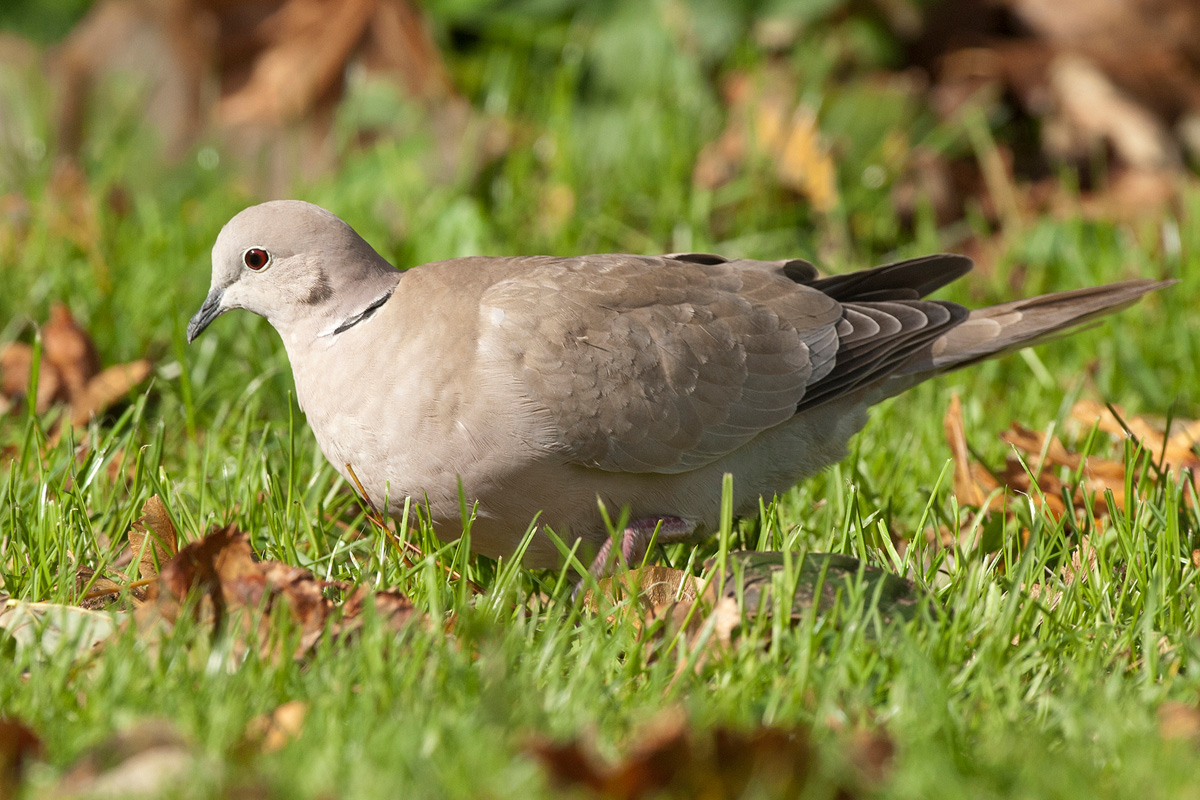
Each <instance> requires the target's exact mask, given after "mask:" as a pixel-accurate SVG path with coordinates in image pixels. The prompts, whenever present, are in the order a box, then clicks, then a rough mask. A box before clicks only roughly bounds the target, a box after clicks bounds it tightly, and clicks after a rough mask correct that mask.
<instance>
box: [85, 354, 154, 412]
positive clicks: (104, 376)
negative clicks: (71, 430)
mask: <svg viewBox="0 0 1200 800" xmlns="http://www.w3.org/2000/svg"><path fill="white" fill-rule="evenodd" d="M150 371H151V366H150V362H149V361H147V360H146V359H144V358H143V359H139V360H137V361H130V362H129V363H128V364H117V365H115V366H112V367H109V368H108V369H106V370H104V371H103V372H101V373H100V374H99V375H96V376H95V377H93V378H92V379H91V380H90V381H88V383H87V385H86V386H84V387H83V391H82V392H81V393H80V394H79V395H77V396H75V397H73V398H72V400H71V422H72V423H73V424H75V425H86V424H87V422H88V420H90V419H91V418H92V417H93V416H95V415H96V414H99V413H101V412H103V411H105V410H107V409H108V408H109V406H111V405H112V404H113V403H115V402H116V401H117V400H120V399H121V398H122V397H125V396H126V395H127V394H129V391H130V390H131V389H133V387H135V386H137V385H138V384H139V383H141V382H142V381H144V380H146V378H148V377H149V376H150Z"/></svg>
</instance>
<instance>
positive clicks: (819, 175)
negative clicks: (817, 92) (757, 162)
mask: <svg viewBox="0 0 1200 800" xmlns="http://www.w3.org/2000/svg"><path fill="white" fill-rule="evenodd" d="M776 158H777V160H776V167H775V170H776V174H777V175H778V177H779V182H780V183H781V184H782V185H784V186H786V187H787V188H789V189H791V190H792V191H794V192H796V193H797V194H799V195H800V196H802V197H804V198H806V199H807V200H808V202H809V205H811V206H812V208H813V210H814V211H819V212H822V213H825V212H829V211H832V210H833V208H834V207H835V206H836V205H837V201H838V192H837V168H836V167H835V166H834V163H833V157H832V156H831V155H830V153H829V148H828V147H827V146H826V145H825V143H824V142H823V141H822V138H821V133H820V130H819V129H818V128H817V115H816V114H815V113H813V111H812V110H811V109H809V108H806V107H804V106H801V107H799V108H797V109H796V111H795V113H793V114H792V119H791V121H790V125H789V128H788V131H787V135H786V137H784V139H783V143H782V145H781V146H780V147H779V148H778V155H777V157H776Z"/></svg>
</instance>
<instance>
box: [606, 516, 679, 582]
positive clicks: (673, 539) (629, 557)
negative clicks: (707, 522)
mask: <svg viewBox="0 0 1200 800" xmlns="http://www.w3.org/2000/svg"><path fill="white" fill-rule="evenodd" d="M660 525H661V527H660ZM656 530H657V531H658V543H659V544H675V543H677V542H682V541H686V540H687V539H688V537H689V536H691V534H692V531H693V530H694V529H693V527H692V525H690V524H688V523H687V522H684V521H683V520H681V519H680V518H679V517H646V518H645V519H636V520H634V521H633V522H631V523H629V527H627V528H626V529H625V530H624V531H622V532H621V554H620V558H619V563H621V564H624V565H626V566H628V567H636V566H639V565H640V564H641V563H642V559H643V558H645V557H646V548H648V547H649V546H650V541H651V540H652V539H653V538H654V532H655V531H656ZM612 543H613V540H612V539H608V540H607V541H605V542H604V545H603V546H602V547H601V548H600V552H599V553H597V554H596V558H595V560H594V561H592V566H591V568H590V569H589V570H588V571H589V572H591V573H592V576H593V577H594V578H596V579H597V580H598V579H600V578H607V577H608V576H609V575H612V573H613V568H614V567H615V566H616V564H614V563H613V562H614V560H615V559H613V557H612Z"/></svg>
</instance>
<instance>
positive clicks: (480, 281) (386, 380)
mask: <svg viewBox="0 0 1200 800" xmlns="http://www.w3.org/2000/svg"><path fill="white" fill-rule="evenodd" d="M212 258H213V276H212V288H211V290H210V291H209V294H208V297H207V298H206V299H205V301H204V304H203V306H201V308H200V311H199V312H197V314H196V315H195V316H194V317H192V320H191V322H190V324H189V325H188V330H187V336H188V341H189V342H190V341H192V340H193V339H195V338H196V337H197V336H199V335H200V333H201V331H203V330H204V329H205V328H206V327H208V325H209V323H211V322H212V321H213V320H214V319H216V318H217V317H218V316H220V315H221V314H223V313H224V312H226V311H228V310H230V309H234V308H244V309H246V310H248V311H252V312H254V313H256V314H260V315H262V316H264V317H266V318H267V320H268V321H269V322H270V323H271V325H272V326H274V328H275V330H276V331H278V332H279V335H280V336H281V337H282V338H283V344H284V347H285V348H286V349H287V355H288V358H289V359H290V361H291V364H292V372H293V374H294V376H295V382H296V394H297V397H298V399H299V402H300V407H301V408H302V409H303V410H304V412H305V414H306V415H307V417H308V423H309V425H310V426H311V427H312V430H313V432H314V433H315V434H316V439H317V442H318V444H319V445H320V447H321V450H322V452H323V453H324V454H325V456H326V457H327V458H328V459H329V461H330V462H331V463H332V464H333V466H334V467H335V468H336V469H337V470H338V471H339V472H341V473H342V474H343V475H344V476H346V477H347V479H350V468H352V469H353V472H354V474H355V475H356V476H357V478H358V479H359V480H360V481H361V483H362V486H363V487H364V488H365V490H366V492H367V494H368V495H369V497H371V498H372V499H374V500H375V501H379V500H382V499H383V498H384V497H386V498H387V499H388V505H389V511H390V512H391V513H393V514H394V513H397V512H398V511H399V510H400V509H401V508H402V507H403V504H404V498H405V497H412V498H413V499H414V501H415V502H417V503H420V504H421V505H422V506H424V505H426V503H427V507H428V510H429V512H430V516H431V518H432V522H433V524H434V529H435V531H436V532H437V533H438V535H439V536H440V537H442V538H443V539H452V538H456V537H457V536H459V535H460V534H461V531H462V516H461V506H460V486H461V496H462V498H463V499H465V500H466V502H467V507H468V508H470V506H471V505H472V504H476V503H477V504H478V508H477V512H476V513H477V517H476V519H475V521H474V523H473V525H472V528H471V548H472V549H473V550H475V551H476V552H479V553H483V554H485V555H488V556H493V557H496V556H507V555H510V554H511V553H513V551H514V549H515V548H516V547H517V546H518V544H519V543H520V541H521V539H522V537H523V535H524V534H525V532H526V530H527V529H528V527H529V525H530V523H531V521H533V520H535V518H536V520H537V523H538V524H539V525H543V526H549V527H550V528H551V529H552V530H553V531H554V532H555V533H556V534H558V536H560V537H561V538H562V539H563V541H565V542H568V543H570V542H573V541H574V540H576V539H579V540H582V541H581V542H580V544H581V551H582V553H583V554H584V557H585V558H586V557H587V554H589V553H590V554H592V555H593V556H595V559H596V560H595V565H596V567H597V569H602V568H603V567H604V565H606V564H608V563H609V560H608V551H609V545H608V543H609V541H610V540H609V537H608V532H607V529H606V526H605V524H604V522H603V518H602V516H601V513H600V510H599V504H600V503H603V504H604V506H605V507H606V508H607V509H608V510H609V511H610V512H611V513H612V514H613V515H614V516H615V515H616V514H617V513H619V512H620V511H621V510H622V509H628V511H629V519H630V520H631V521H632V522H631V523H630V525H629V527H628V529H627V530H626V531H625V533H624V535H623V536H622V542H621V550H622V555H623V556H624V558H625V559H626V561H628V562H633V561H636V560H638V559H639V558H640V556H641V554H642V553H643V552H644V549H645V547H646V545H647V543H648V540H649V537H650V535H651V534H652V532H653V531H654V530H655V527H656V526H658V525H660V524H661V528H660V532H659V540H660V541H663V542H668V541H683V540H692V539H695V538H697V537H700V536H703V535H704V534H706V533H708V532H710V531H712V530H713V529H714V527H715V526H716V525H717V523H718V517H719V513H720V502H721V498H720V495H721V481H722V476H723V474H724V473H732V474H733V476H734V483H733V486H734V506H735V510H736V511H738V512H745V511H748V510H752V509H756V508H757V502H758V498H759V497H760V496H762V495H766V496H768V497H769V496H771V495H773V494H774V493H777V492H782V491H785V490H786V489H788V488H790V487H792V486H793V485H795V484H796V483H797V482H798V481H800V480H802V479H804V478H806V477H809V476H811V475H813V474H814V473H816V472H818V471H819V470H821V469H823V468H824V467H826V466H827V465H829V464H832V463H833V462H835V461H837V460H839V459H841V458H842V457H843V456H844V455H845V452H846V444H847V441H848V440H849V439H850V437H851V436H853V435H854V434H855V433H856V432H857V431H858V430H859V429H861V428H862V427H863V425H864V424H865V422H866V418H867V409H868V408H869V407H870V406H871V405H872V404H874V403H876V402H878V401H880V400H882V399H884V398H886V397H890V396H892V395H894V394H896V393H897V392H900V391H903V390H904V389H907V388H908V387H910V386H913V385H915V384H917V383H920V382H921V381H923V380H925V379H927V378H929V377H932V376H933V375H937V374H939V373H942V372H945V371H947V370H951V369H956V368H958V367H961V366H965V365H967V364H971V363H973V362H976V361H979V360H981V359H984V358H988V357H990V356H994V355H998V354H1001V353H1005V352H1009V351H1012V350H1015V349H1018V348H1021V347H1025V346H1028V345H1030V344H1034V343H1036V342H1038V341H1042V340H1045V339H1048V338H1053V337H1054V336H1055V335H1058V334H1060V333H1061V332H1062V331H1064V330H1065V329H1068V328H1072V327H1074V326H1077V325H1079V324H1081V323H1083V322H1086V321H1087V320H1090V319H1092V318H1094V317H1097V316H1101V315H1104V314H1108V313H1110V312H1112V311H1115V310H1116V309H1119V308H1121V307H1123V306H1126V305H1129V304H1130V303H1132V302H1134V301H1135V300H1137V299H1138V298H1139V297H1141V296H1142V295H1143V294H1145V293H1146V292H1148V291H1151V290H1153V289H1156V288H1159V287H1161V286H1164V285H1166V282H1158V281H1153V280H1132V281H1125V282H1122V283H1114V284H1111V285H1108V286H1101V287H1096V288H1090V289H1077V290H1074V291H1067V292H1060V293H1058V294H1050V295H1044V296H1041V297H1035V298H1032V299H1028V300H1018V301H1015V302H1011V303H1003V304H1001V305H996V306H992V307H990V308H984V309H977V310H973V311H968V310H967V309H965V308H963V307H962V306H960V305H957V304H955V303H950V302H946V301H941V300H924V299H922V298H923V297H925V295H927V294H929V293H930V292H932V291H934V290H935V289H938V288H939V287H941V286H943V285H945V284H946V283H948V282H950V281H952V280H954V279H955V278H958V277H960V276H962V275H963V274H964V273H966V272H967V271H968V270H969V269H970V268H971V261H970V260H969V259H967V258H965V257H963V256H957V255H933V256H927V257H924V258H917V259H913V260H910V261H903V262H900V263H897V264H890V265H887V266H883V267H877V268H875V269H868V270H863V271H861V272H854V273H850V274H846V275H836V276H833V277H828V278H821V277H819V276H818V274H817V271H816V269H815V268H814V267H813V266H812V265H811V264H809V263H808V262H807V261H802V260H799V259H792V260H787V261H769V262H768V261H752V260H748V259H727V258H722V257H721V256H714V255H703V254H674V255H665V256H639V255H616V254H610V255H592V256H577V257H570V258H557V257H553V256H523V257H515V258H485V257H471V258H457V259H451V260H448V261H439V262H436V263H433V264H426V265H424V266H420V267H415V268H413V269H410V270H407V271H405V272H400V271H397V270H396V269H395V268H393V267H392V265H391V264H389V263H388V262H387V261H385V260H384V259H383V258H382V257H381V256H380V255H379V254H378V253H376V252H375V250H373V249H372V248H371V246H370V245H369V244H367V243H366V242H365V241H364V240H363V239H362V238H361V237H359V235H358V234H357V233H355V232H354V230H353V229H352V228H351V227H350V226H349V225H347V224H346V223H345V222H343V221H342V220H340V219H338V218H337V217H336V216H334V215H333V214H331V213H330V212H328V211H326V210H324V209H322V208H320V207H318V206H315V205H311V204H309V203H303V202H299V201H277V202H270V203H263V204H262V205H257V206H253V207H251V208H248V209H246V210H245V211H242V212H241V213H240V214H238V215H237V216H235V217H234V218H233V219H232V220H230V222H229V223H228V224H227V225H226V226H225V227H224V228H223V229H222V230H221V233H220V235H219V236H218V237H217V242H216V244H215V245H214V247H213V254H212ZM524 563H525V564H526V565H527V566H531V567H547V566H554V565H557V564H559V563H561V556H560V554H559V551H558V550H557V548H556V547H555V546H554V544H553V543H552V541H551V540H550V538H549V537H547V536H544V535H542V534H541V533H539V534H538V535H536V536H535V537H534V538H533V540H532V542H531V544H530V546H529V548H528V550H527V552H526V554H525V557H524ZM585 563H586V561H585Z"/></svg>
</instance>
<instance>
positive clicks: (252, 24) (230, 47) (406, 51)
mask: <svg viewBox="0 0 1200 800" xmlns="http://www.w3.org/2000/svg"><path fill="white" fill-rule="evenodd" d="M51 67H52V68H51V73H52V75H53V76H54V78H55V83H56V84H57V87H58V90H59V91H58V96H59V98H60V101H59V102H58V104H57V109H56V120H55V127H56V136H55V139H56V140H57V142H58V143H59V146H60V149H61V150H62V154H63V155H65V156H67V157H68V159H74V158H77V157H78V155H79V153H80V151H81V150H82V145H83V138H84V130H85V122H86V118H87V113H86V111H87V108H88V105H89V97H90V95H92V94H93V93H95V91H96V89H97V87H98V86H101V85H103V83H104V82H105V81H106V80H107V79H109V78H111V77H113V76H125V77H126V79H127V78H128V76H133V78H134V79H135V83H137V84H138V85H139V86H140V87H141V88H142V94H141V96H140V97H139V98H138V102H140V103H141V106H142V109H143V111H144V113H143V114H142V118H143V119H145V120H147V121H148V124H150V125H152V126H153V127H154V128H155V129H156V130H157V132H158V133H159V136H160V139H161V140H162V141H163V143H164V146H165V150H166V153H167V154H168V156H170V157H172V158H178V157H181V156H183V155H184V154H186V153H188V152H189V148H190V147H191V145H192V144H193V143H194V142H195V140H196V138H197V136H198V135H199V134H201V132H202V131H204V130H205V129H206V127H209V125H210V123H215V125H216V128H217V129H218V131H219V132H220V133H222V134H223V137H224V140H225V143H226V144H227V145H229V147H227V148H226V149H225V150H224V151H223V153H222V154H223V155H225V154H229V155H235V156H239V157H241V158H242V159H243V160H244V162H245V164H246V166H248V167H249V166H254V167H255V168H256V169H259V170H263V171H265V172H266V173H267V174H265V175H263V176H262V177H264V178H265V179H266V180H267V182H268V183H270V184H272V185H274V186H275V192H276V193H278V192H280V191H285V190H286V186H287V185H289V184H290V182H291V180H292V179H293V173H294V172H295V171H299V172H301V173H302V174H304V175H309V176H315V175H316V174H318V173H319V172H320V171H322V170H327V169H329V168H331V167H332V166H333V165H334V164H335V158H336V148H335V147H334V146H333V139H332V136H331V132H332V128H333V119H334V116H335V112H336V108H337V106H338V104H339V102H340V101H341V100H342V97H343V95H344V94H345V91H346V88H347V78H348V76H349V75H350V74H352V73H355V72H359V73H366V74H368V75H370V76H372V77H382V78H383V79H384V80H388V81H390V82H393V83H397V84H399V85H400V86H401V87H402V88H403V90H404V91H405V92H406V93H407V94H408V95H409V96H411V97H414V98H416V99H417V100H419V101H421V102H423V103H425V104H426V106H427V107H428V108H429V110H430V111H431V112H433V113H432V114H431V116H432V117H434V119H433V120H431V122H432V124H434V125H446V126H448V128H449V130H445V131H441V133H444V134H446V136H442V137H439V140H440V141H453V142H454V143H456V144H467V143H468V139H469V137H470V136H471V135H473V134H472V131H471V130H470V128H471V123H473V121H474V119H475V117H474V115H473V114H472V113H471V110H470V108H469V106H468V105H467V104H466V103H465V102H462V101H461V100H460V99H459V98H457V97H455V95H454V93H453V90H452V87H451V84H450V80H449V73H448V71H447V70H446V67H445V65H444V63H443V61H442V58H441V54H440V52H439V51H438V49H437V46H436V45H435V43H434V39H433V37H432V36H431V35H430V32H429V29H428V25H427V24H426V21H425V19H424V16H423V15H422V13H421V10H420V8H419V6H418V4H417V3H415V2H413V0H263V1H262V2H255V3H231V2H229V1H228V0H103V1H102V2H97V3H95V5H94V6H93V7H92V9H91V11H90V12H89V13H88V14H87V16H86V17H84V19H83V20H82V21H81V22H80V23H79V24H78V25H77V26H76V28H75V29H74V30H73V31H72V32H71V34H70V35H69V36H68V38H67V39H66V41H64V42H63V43H62V45H61V46H60V47H58V48H57V49H56V51H55V54H54V58H53V60H52V65H51ZM356 67H357V68H358V69H355V68H356ZM364 133H370V131H369V130H368V131H364ZM468 152H470V153H471V154H472V155H473V156H478V157H479V164H476V165H474V166H478V165H480V164H482V163H484V162H485V159H486V158H488V157H493V156H494V155H496V153H495V152H490V151H487V149H486V148H484V147H482V146H480V147H476V148H469V149H468ZM456 165H457V162H456ZM248 171H249V170H248ZM76 227H77V228H80V229H82V228H83V227H84V226H76Z"/></svg>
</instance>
